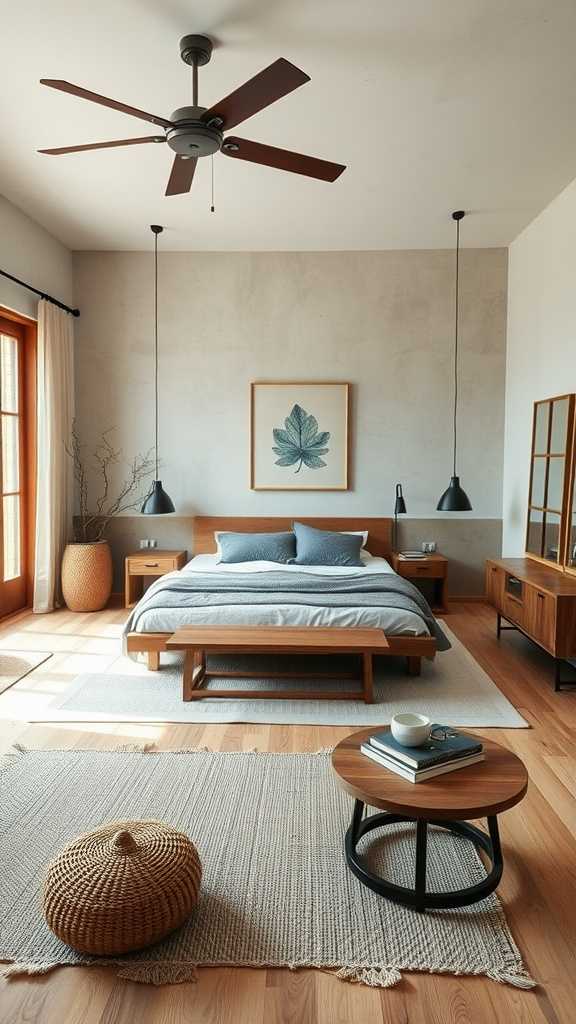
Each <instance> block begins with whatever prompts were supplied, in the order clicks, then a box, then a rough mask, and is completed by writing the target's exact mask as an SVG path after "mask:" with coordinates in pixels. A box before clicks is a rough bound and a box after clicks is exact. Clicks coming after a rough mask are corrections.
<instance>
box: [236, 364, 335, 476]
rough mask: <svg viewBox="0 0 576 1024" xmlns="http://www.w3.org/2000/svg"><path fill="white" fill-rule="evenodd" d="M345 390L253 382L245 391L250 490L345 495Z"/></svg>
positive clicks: (326, 383) (317, 384)
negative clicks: (341, 493) (248, 429)
mask: <svg viewBox="0 0 576 1024" xmlns="http://www.w3.org/2000/svg"><path fill="white" fill-rule="evenodd" d="M349 408H350V385H349V384H346V383H342V382H340V381H257V382H255V383H253V384H251V385H250V487H251V488H252V489H253V490H255V491H347V490H348V453H349V447H350V437H349V430H350V427H349V419H350V416H349Z"/></svg>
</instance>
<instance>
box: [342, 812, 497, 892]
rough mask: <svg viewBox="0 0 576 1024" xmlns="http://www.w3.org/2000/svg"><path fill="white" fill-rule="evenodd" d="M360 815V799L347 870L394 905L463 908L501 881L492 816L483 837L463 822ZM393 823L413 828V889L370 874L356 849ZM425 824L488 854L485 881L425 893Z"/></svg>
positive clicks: (385, 814) (350, 834)
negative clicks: (408, 825) (374, 831)
mask: <svg viewBox="0 0 576 1024" xmlns="http://www.w3.org/2000/svg"><path fill="white" fill-rule="evenodd" d="M363 814H364V804H363V803H362V801H361V800H356V802H355V804H354V812H353V814H352V822H351V824H350V827H349V829H348V831H347V833H346V840H345V850H346V862H347V864H348V867H349V868H350V870H351V871H353V872H354V874H355V875H356V877H357V878H359V879H360V881H361V882H362V883H363V884H364V885H366V886H368V888H369V889H373V890H374V892H377V893H378V894H379V895H380V896H385V897H386V898H387V899H389V900H393V901H394V902H395V903H403V904H405V905H406V906H408V907H414V908H415V910H420V911H424V910H441V909H447V908H452V907H467V906H468V905H469V904H470V903H477V902H478V900H483V899H484V898H485V897H486V896H489V895H490V893H492V892H494V890H495V888H496V886H497V885H498V883H499V882H500V879H501V878H502V870H503V867H504V864H503V861H502V850H501V847H500V837H499V834H498V820H497V818H496V816H495V815H494V816H493V817H490V818H488V819H487V821H488V829H489V832H490V834H489V835H486V833H485V832H482V831H481V830H480V829H479V828H476V827H475V826H474V825H469V824H467V823H466V822H463V821H437V820H435V819H433V818H430V819H428V820H425V819H423V818H418V819H414V818H409V817H406V816H405V815H403V814H391V813H388V812H382V813H379V814H371V815H370V816H368V817H366V818H364V817H363ZM396 822H412V824H415V825H416V864H415V878H414V888H413V889H409V888H408V887H407V886H403V885H395V884H394V882H390V881H388V880H387V879H385V878H382V877H380V876H379V875H375V874H373V872H371V871H369V870H368V868H367V867H366V866H365V865H364V864H363V862H362V858H361V856H360V854H359V853H358V851H357V849H356V847H357V846H358V843H359V841H360V839H362V836H365V835H366V833H367V832H371V831H372V830H373V829H376V828H382V827H383V826H386V825H394V824H395V823H396ZM428 825H437V826H438V827H440V828H444V829H446V830H447V831H448V832H452V833H453V835H456V836H463V837H464V838H465V839H470V840H471V841H472V842H473V843H475V845H476V846H479V847H480V848H481V849H482V850H484V851H485V853H487V854H488V856H489V858H490V862H491V865H492V866H491V869H490V871H488V873H487V875H486V878H484V879H482V881H481V882H477V883H476V885H470V886H467V887H466V888H464V889H454V890H452V891H451V892H427V890H426V845H427V838H428Z"/></svg>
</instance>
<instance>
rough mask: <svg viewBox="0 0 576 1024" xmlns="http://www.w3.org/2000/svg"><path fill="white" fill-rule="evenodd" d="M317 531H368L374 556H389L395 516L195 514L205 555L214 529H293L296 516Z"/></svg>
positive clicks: (199, 548)
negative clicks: (311, 516)
mask: <svg viewBox="0 0 576 1024" xmlns="http://www.w3.org/2000/svg"><path fill="white" fill-rule="evenodd" d="M295 518H296V519H297V520H298V522H299V523H305V524H306V526H315V527H316V529H317V530H341V531H345V530H350V531H353V530H354V531H356V530H368V543H367V545H366V547H367V548H368V551H369V552H370V554H372V555H380V556H381V557H382V558H389V557H390V553H391V551H392V519H390V518H388V519H384V518H382V517H376V516H362V517H360V516H355V517H353V518H348V517H344V516H342V517H340V516H333V517H330V518H324V516H318V517H313V518H310V517H304V516H297V517H294V516H291V517H288V518H287V517H286V516H195V517H194V554H195V555H205V554H212V553H213V552H215V551H216V544H215V541H214V531H215V530H229V531H231V532H236V533H275V532H279V531H282V530H291V529H292V523H293V522H294V519H295Z"/></svg>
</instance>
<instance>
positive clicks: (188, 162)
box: [164, 153, 198, 196]
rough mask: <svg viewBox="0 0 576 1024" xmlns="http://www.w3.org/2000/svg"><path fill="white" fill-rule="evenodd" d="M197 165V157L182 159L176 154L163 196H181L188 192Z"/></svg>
mask: <svg viewBox="0 0 576 1024" xmlns="http://www.w3.org/2000/svg"><path fill="white" fill-rule="evenodd" d="M197 163H198V159H197V157H194V156H193V157H182V156H180V155H179V154H178V153H177V154H176V156H175V157H174V163H173V164H172V170H171V171H170V177H169V178H168V184H167V185H166V192H165V193H164V195H166V196H181V195H183V193H184V192H189V191H190V189H191V187H192V180H193V178H194V171H195V170H196V164H197Z"/></svg>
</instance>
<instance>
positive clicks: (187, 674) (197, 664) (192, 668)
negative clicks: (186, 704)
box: [182, 650, 206, 700]
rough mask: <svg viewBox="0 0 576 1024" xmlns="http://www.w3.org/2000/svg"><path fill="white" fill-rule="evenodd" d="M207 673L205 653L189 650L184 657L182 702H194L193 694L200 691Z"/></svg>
mask: <svg viewBox="0 0 576 1024" xmlns="http://www.w3.org/2000/svg"><path fill="white" fill-rule="evenodd" d="M205 673H206V655H205V653H204V651H198V650H187V651H186V653H185V655H184V669H183V672H182V700H192V693H193V691H194V690H196V689H198V687H199V686H200V684H201V682H202V680H203V679H204V675H205Z"/></svg>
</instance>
